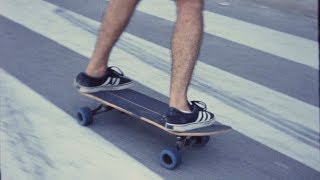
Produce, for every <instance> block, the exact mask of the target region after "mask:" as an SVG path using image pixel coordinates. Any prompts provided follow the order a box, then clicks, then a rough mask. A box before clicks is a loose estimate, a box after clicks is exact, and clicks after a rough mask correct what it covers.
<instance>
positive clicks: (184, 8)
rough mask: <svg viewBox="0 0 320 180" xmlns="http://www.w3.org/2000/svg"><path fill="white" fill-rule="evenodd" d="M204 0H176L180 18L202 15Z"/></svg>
mask: <svg viewBox="0 0 320 180" xmlns="http://www.w3.org/2000/svg"><path fill="white" fill-rule="evenodd" d="M203 4H204V2H203V0H176V7H177V16H178V18H186V19H189V18H192V17H194V16H199V15H202V10H203Z"/></svg>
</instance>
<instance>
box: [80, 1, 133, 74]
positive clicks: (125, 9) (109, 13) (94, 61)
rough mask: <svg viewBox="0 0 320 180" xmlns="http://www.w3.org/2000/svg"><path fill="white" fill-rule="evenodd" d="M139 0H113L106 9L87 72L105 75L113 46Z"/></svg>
mask: <svg viewBox="0 0 320 180" xmlns="http://www.w3.org/2000/svg"><path fill="white" fill-rule="evenodd" d="M137 3H138V0H111V1H110V2H109V5H108V7H107V8H106V10H105V14H104V17H103V20H102V23H101V27H100V32H99V36H98V39H97V42H96V46H95V50H94V52H93V54H92V57H91V59H90V62H89V64H88V66H87V68H86V70H85V73H86V74H87V75H89V76H91V77H101V76H103V75H105V73H106V70H107V65H108V60H109V56H110V52H111V50H112V47H113V46H114V44H115V43H116V42H117V40H118V38H119V36H120V35H121V34H122V32H123V30H124V29H125V27H126V26H127V24H128V22H129V20H130V17H131V16H132V14H133V12H134V10H135V7H136V5H137Z"/></svg>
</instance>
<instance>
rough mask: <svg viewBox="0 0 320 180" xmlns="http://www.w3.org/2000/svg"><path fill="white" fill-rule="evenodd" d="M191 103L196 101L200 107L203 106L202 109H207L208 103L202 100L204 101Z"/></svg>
mask: <svg viewBox="0 0 320 180" xmlns="http://www.w3.org/2000/svg"><path fill="white" fill-rule="evenodd" d="M191 103H194V104H195V105H196V106H198V107H199V108H201V109H202V110H205V111H206V110H207V105H206V103H204V102H202V101H191Z"/></svg>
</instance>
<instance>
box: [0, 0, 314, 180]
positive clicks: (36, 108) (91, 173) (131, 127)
mask: <svg viewBox="0 0 320 180" xmlns="http://www.w3.org/2000/svg"><path fill="white" fill-rule="evenodd" d="M146 1H148V2H146ZM159 2H160V3H159ZM143 3H145V4H143ZM107 4H108V3H107V2H106V1H104V0H91V1H87V0H68V1H65V0H46V1H40V0H26V1H24V2H20V1H18V0H2V1H0V38H1V41H0V55H1V58H0V100H1V101H0V108H1V109H0V120H1V129H0V132H1V134H0V135H1V139H0V140H1V175H2V178H3V179H87V178H91V179H124V178H128V177H131V178H136V179H156V178H159V179H246V180H247V179H257V178H259V179H319V178H320V152H319V147H320V145H319V92H318V90H319V58H318V54H319V51H318V44H317V34H318V29H317V3H316V1H311V0H310V1H309V0H308V1H289V0H286V1H281V2H278V1H273V0H272V1H267V0H259V1H257V0H207V1H206V6H205V10H206V12H205V18H206V24H205V26H206V28H205V35H204V40H203V44H202V49H201V53H200V56H199V62H198V64H197V67H196V72H195V74H194V78H193V81H192V85H191V88H190V97H191V98H194V99H199V100H203V101H204V102H206V103H207V104H208V107H209V109H212V110H213V111H215V112H216V113H217V115H218V120H219V122H222V123H225V124H228V125H230V126H232V127H233V128H234V130H233V131H232V132H229V133H226V134H223V135H220V136H217V137H214V138H212V140H211V141H210V143H209V144H208V145H207V146H206V147H205V148H202V149H191V150H188V151H186V152H185V153H184V154H183V163H182V164H181V166H179V167H178V168H177V169H176V170H175V171H169V170H166V169H163V168H162V167H161V166H160V165H159V163H158V153H159V152H160V150H161V149H162V148H163V147H166V146H169V145H170V144H172V143H173V142H174V140H175V139H174V137H172V136H170V135H168V134H165V133H163V132H162V131H160V130H159V129H157V128H154V127H151V126H149V125H147V124H145V123H142V122H140V121H137V120H136V119H134V118H131V117H128V116H124V115H122V114H120V113H117V112H110V113H107V114H103V115H99V116H97V118H96V119H95V123H94V124H93V125H92V126H90V127H89V128H88V129H87V128H82V127H80V126H78V125H77V124H76V120H75V118H76V117H75V113H76V111H77V109H78V108H79V107H81V106H91V107H93V106H94V105H95V102H92V101H90V100H88V99H86V98H84V97H82V96H80V95H79V94H78V92H76V91H75V89H74V87H73V85H72V82H73V78H74V77H75V76H76V74H77V73H78V72H79V71H82V70H83V69H84V68H85V66H86V64H87V60H88V58H89V57H90V54H91V52H92V48H93V45H94V40H95V38H96V34H97V30H98V25H99V22H100V19H101V16H102V12H103V9H104V7H105V6H106V5H107ZM173 7H174V6H173V2H171V1H168V2H162V1H159V0H150V1H149V0H145V1H142V2H141V3H140V5H139V7H138V9H137V11H136V13H135V14H134V17H133V18H132V21H131V22H130V24H129V26H128V28H127V29H126V33H125V34H124V35H123V37H122V38H121V40H120V41H119V42H118V44H117V47H116V48H115V49H114V51H113V55H112V60H111V63H112V64H113V65H117V66H119V67H121V69H123V70H124V72H125V73H126V74H128V75H129V76H131V77H133V78H134V79H135V80H136V81H137V83H136V85H135V86H134V89H135V90H137V91H140V92H143V93H145V94H147V95H150V96H152V97H155V98H157V99H159V100H161V101H164V102H166V101H167V100H168V97H167V94H168V83H169V82H168V81H169V73H170V72H169V71H170V66H169V65H170V56H169V48H170V37H171V33H172V28H173V25H174V23H173V22H172V16H173V15H174V12H172V11H169V10H170V8H173ZM161 8H162V9H161ZM163 8H166V9H163ZM172 14H173V15H172ZM109 155H110V156H109Z"/></svg>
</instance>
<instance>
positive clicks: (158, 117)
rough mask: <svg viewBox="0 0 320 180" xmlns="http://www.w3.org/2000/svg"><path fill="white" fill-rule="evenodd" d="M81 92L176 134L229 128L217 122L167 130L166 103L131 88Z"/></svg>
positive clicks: (212, 133) (183, 134) (197, 134)
mask: <svg viewBox="0 0 320 180" xmlns="http://www.w3.org/2000/svg"><path fill="white" fill-rule="evenodd" d="M81 94H82V95H84V96H87V97H89V98H92V99H94V100H96V101H98V102H100V103H101V104H103V105H104V106H106V107H110V108H113V109H117V110H119V111H121V112H124V113H126V114H128V115H131V116H133V117H135V118H137V119H140V120H143V121H145V122H147V123H149V124H152V125H154V126H156V127H158V128H160V129H162V130H164V131H166V132H168V133H170V134H173V135H176V136H210V135H216V134H220V133H224V132H227V131H229V130H231V127H230V126H226V125H222V124H219V123H214V124H213V125H211V126H208V127H203V128H199V129H194V130H189V131H185V132H175V131H172V130H169V129H167V128H165V121H164V120H163V115H164V114H165V113H166V111H167V109H168V105H167V104H166V103H163V102H161V101H159V100H156V99H154V98H152V97H149V96H146V95H144V94H142V93H139V92H137V91H134V90H131V89H125V90H120V91H100V92H95V93H81Z"/></svg>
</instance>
